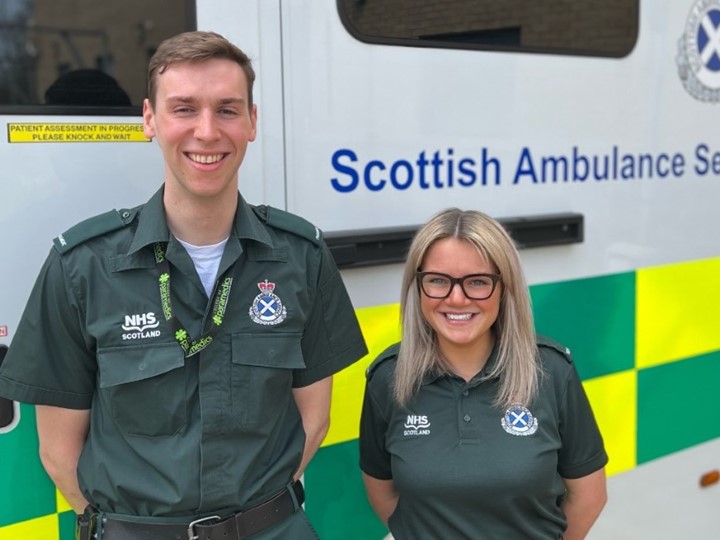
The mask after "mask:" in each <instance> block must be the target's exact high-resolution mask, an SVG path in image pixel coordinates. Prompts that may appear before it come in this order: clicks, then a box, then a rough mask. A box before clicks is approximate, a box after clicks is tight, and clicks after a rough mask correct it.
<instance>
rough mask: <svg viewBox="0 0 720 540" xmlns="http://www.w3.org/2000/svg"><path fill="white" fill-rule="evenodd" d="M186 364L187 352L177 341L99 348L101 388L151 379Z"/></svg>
mask: <svg viewBox="0 0 720 540" xmlns="http://www.w3.org/2000/svg"><path fill="white" fill-rule="evenodd" d="M184 365H185V355H184V354H183V351H182V349H181V348H180V345H178V344H177V343H160V344H156V345H150V346H143V347H113V348H112V349H101V350H99V351H98V368H99V370H100V388H109V387H111V386H117V385H119V384H125V383H130V382H135V381H141V380H143V379H149V378H150V377H155V376H156V375H161V374H162V373H167V372H168V371H172V370H173V369H177V368H179V367H183V366H184Z"/></svg>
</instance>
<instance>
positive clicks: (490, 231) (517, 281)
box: [394, 208, 539, 408]
mask: <svg viewBox="0 0 720 540" xmlns="http://www.w3.org/2000/svg"><path fill="white" fill-rule="evenodd" d="M444 238H456V239H458V240H463V241H465V242H468V243H470V244H472V245H473V246H474V247H475V248H476V249H477V250H478V253H479V254H480V255H481V257H483V258H484V259H485V260H486V261H487V262H488V263H491V264H493V265H494V266H495V267H496V268H497V270H498V272H499V274H500V276H501V281H500V283H499V288H500V294H502V297H501V300H500V310H499V312H498V317H497V320H496V321H495V324H494V325H493V327H492V331H494V332H495V336H496V339H497V341H498V345H497V347H498V356H497V362H496V363H495V364H494V365H493V366H492V370H491V372H490V373H489V374H488V375H489V376H491V377H499V379H500V386H499V389H498V393H497V396H495V405H496V406H498V407H503V408H505V407H509V406H510V405H512V404H516V403H522V404H529V403H530V402H531V401H532V400H533V398H534V397H535V394H536V392H537V387H538V378H539V363H538V357H537V354H538V353H537V345H536V341H535V329H534V323H533V316H532V310H531V307H530V295H529V293H528V288H527V284H526V282H525V276H524V274H523V270H522V266H521V264H520V257H519V255H518V252H517V249H516V247H515V243H514V242H513V241H512V239H511V238H510V236H509V235H508V234H507V232H506V231H505V229H503V227H502V225H500V224H499V223H498V222H497V221H495V220H494V219H493V218H491V217H490V216H488V215H486V214H484V213H482V212H478V211H474V210H467V211H463V210H459V209H457V208H449V209H447V210H444V211H442V212H440V213H438V214H436V215H435V216H434V217H432V218H431V219H430V221H428V222H427V223H426V224H425V225H423V227H421V228H420V230H419V231H418V232H417V234H416V235H415V238H414V239H413V242H412V244H411V246H410V250H409V253H408V257H407V261H406V263H405V272H404V275H403V281H402V290H401V296H400V315H401V322H402V327H403V338H402V342H401V344H400V352H399V355H398V362H397V368H396V372H395V390H394V391H395V399H396V401H397V402H398V403H399V404H400V405H401V406H404V405H406V404H407V403H408V401H409V400H410V399H411V398H412V396H413V395H414V394H415V392H417V390H418V388H419V387H420V384H421V382H422V379H423V377H424V376H425V375H426V374H428V373H431V372H434V371H441V372H447V371H448V368H447V366H446V364H445V363H444V362H443V360H442V358H441V356H440V353H439V349H438V344H437V339H436V336H435V332H434V330H433V329H432V328H431V327H430V325H429V324H428V323H427V321H426V320H425V318H424V317H423V315H422V311H421V308H420V294H422V293H420V291H419V289H418V287H417V283H416V277H415V273H416V272H417V271H419V270H420V269H421V267H422V263H423V260H424V258H425V254H426V253H427V251H428V249H429V248H430V246H432V245H433V243H435V242H437V241H438V240H442V239H444ZM494 294H498V292H496V293H494Z"/></svg>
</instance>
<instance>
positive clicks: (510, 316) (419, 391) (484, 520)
mask: <svg viewBox="0 0 720 540" xmlns="http://www.w3.org/2000/svg"><path fill="white" fill-rule="evenodd" d="M401 313H402V325H403V340H402V342H401V343H400V344H397V345H393V346H392V347H390V348H389V349H387V350H386V351H385V352H384V353H382V354H381V355H380V356H379V357H378V358H377V360H376V361H375V362H374V363H373V364H372V366H371V367H370V369H369V370H368V374H367V378H368V380H367V386H366V391H365V399H364V403H363V412H362V419H361V426H360V466H361V468H362V471H363V479H364V481H365V486H366V490H367V494H368V498H369V500H370V503H371V504H372V506H373V508H374V509H375V511H376V513H377V514H378V516H379V517H380V519H381V520H382V521H383V522H384V523H386V524H387V525H388V527H389V529H390V531H391V532H392V533H393V535H394V537H395V538H396V540H405V539H411V540H419V539H425V538H427V539H440V538H441V539H443V540H451V539H456V538H457V539H461V538H463V539H472V540H478V539H502V540H507V539H516V538H530V539H548V540H550V539H552V540H557V539H561V538H563V539H565V540H575V539H580V538H584V537H585V535H586V534H587V532H588V530H589V529H590V527H591V526H592V524H593V523H594V522H595V520H596V519H597V517H598V515H599V514H600V511H601V510H602V508H603V506H604V504H605V501H606V498H607V494H606V486H605V469H604V467H605V464H606V463H607V454H606V453H605V449H604V447H603V441H602V437H601V435H600V432H599V430H598V427H597V424H596V422H595V418H594V416H593V413H592V410H591V408H590V405H589V403H588V400H587V397H586V395H585V393H584V391H583V388H582V385H581V383H580V380H579V378H578V376H577V373H576V371H575V368H574V366H573V364H572V359H571V356H570V351H569V350H568V349H566V348H565V347H564V346H562V345H560V344H558V343H555V342H552V341H550V340H547V339H545V338H542V337H539V336H536V334H535V331H534V325H533V318H532V312H531V308H530V299H529V294H528V289H527V285H526V282H525V278H524V276H523V272H522V268H521V265H520V259H519V256H518V253H517V250H516V248H515V246H514V244H513V241H512V240H511V238H510V237H509V236H508V235H507V233H506V232H505V230H504V229H503V228H502V226H501V225H500V224H499V223H498V222H496V221H495V220H493V219H492V218H490V217H489V216H487V215H485V214H483V213H481V212H476V211H461V210H458V209H449V210H445V211H443V212H441V213H439V214H437V215H436V216H435V217H433V218H432V219H431V220H430V221H429V222H428V223H427V224H426V225H425V226H423V227H422V228H421V229H420V231H418V233H417V235H416V237H415V239H414V240H413V243H412V246H411V248H410V252H409V255H408V259H407V263H406V266H405V273H404V278H403V284H402V291H401Z"/></svg>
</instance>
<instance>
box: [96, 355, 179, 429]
mask: <svg viewBox="0 0 720 540" xmlns="http://www.w3.org/2000/svg"><path fill="white" fill-rule="evenodd" d="M184 366H185V357H184V355H183V352H182V349H181V348H180V347H179V346H178V345H177V343H164V344H158V345H152V346H143V347H114V348H109V349H102V350H99V351H98V368H99V373H100V381H99V385H98V386H99V398H100V401H101V403H102V408H101V410H102V414H108V415H109V416H110V417H111V418H112V421H113V422H114V423H115V424H116V425H117V426H118V428H119V429H120V430H121V431H122V432H123V433H124V434H126V435H138V436H153V437H158V436H172V435H175V434H177V433H179V432H180V431H182V430H183V429H184V428H185V425H186V422H187V402H186V399H185V384H186V381H185V378H186V372H185V371H186V370H185V369H182V368H184Z"/></svg>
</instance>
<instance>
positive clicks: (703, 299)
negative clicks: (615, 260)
mask: <svg viewBox="0 0 720 540" xmlns="http://www.w3.org/2000/svg"><path fill="white" fill-rule="evenodd" d="M718 305H720V258H713V259H704V260H699V261H692V262H687V263H681V264H670V265H665V266H657V267H654V268H645V269H640V270H638V271H637V282H636V310H635V317H636V320H635V330H636V336H635V359H636V367H637V368H646V367H650V366H656V365H659V364H665V363H668V362H673V361H675V360H681V359H684V358H689V357H692V356H698V355H700V354H705V353H708V352H711V351H715V350H718V349H720V331H719V330H718V329H719V328H720V312H719V311H718Z"/></svg>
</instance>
